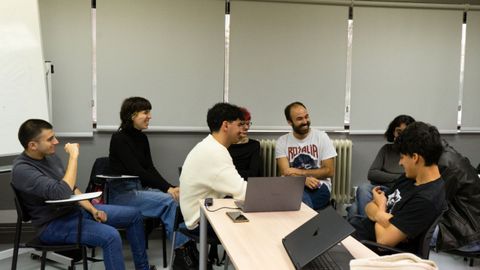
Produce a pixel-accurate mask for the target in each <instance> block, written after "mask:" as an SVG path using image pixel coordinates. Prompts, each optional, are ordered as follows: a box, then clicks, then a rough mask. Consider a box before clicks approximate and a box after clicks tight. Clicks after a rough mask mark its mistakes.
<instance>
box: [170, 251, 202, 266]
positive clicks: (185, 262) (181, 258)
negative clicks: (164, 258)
mask: <svg viewBox="0 0 480 270" xmlns="http://www.w3.org/2000/svg"><path fill="white" fill-rule="evenodd" d="M190 253H191V251H190V249H189V248H188V247H182V248H177V249H175V259H173V267H172V268H173V270H193V269H198V260H197V261H195V258H192V255H191V254H190Z"/></svg>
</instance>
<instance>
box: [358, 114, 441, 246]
mask: <svg viewBox="0 0 480 270" xmlns="http://www.w3.org/2000/svg"><path fill="white" fill-rule="evenodd" d="M396 143H397V145H398V150H399V152H400V162H399V163H400V165H401V166H402V167H403V168H404V170H405V175H403V176H401V177H400V178H399V179H398V180H397V181H396V182H395V184H394V185H393V187H392V188H391V189H390V190H389V192H388V193H384V192H383V191H382V190H381V189H380V188H379V187H375V188H374V189H373V190H372V192H373V200H372V201H371V202H369V203H368V204H367V206H366V208H365V210H366V213H367V218H363V219H360V218H359V219H353V220H350V221H351V223H352V225H353V226H354V227H355V228H356V232H355V233H354V234H353V236H354V237H356V238H357V239H359V240H364V239H365V240H371V241H376V242H377V243H379V244H383V245H386V246H391V247H398V248H401V249H404V250H406V251H409V252H413V253H416V251H417V247H418V241H419V240H420V239H419V236H420V235H421V234H422V233H424V232H425V231H426V230H427V229H428V227H429V226H430V225H431V224H432V222H433V221H434V220H435V219H436V218H437V217H438V216H439V215H440V214H441V213H442V211H443V209H444V208H445V206H446V201H445V188H444V183H443V180H442V178H441V176H440V172H439V169H438V160H439V158H440V155H441V154H442V151H443V147H442V142H441V139H440V135H439V133H438V130H437V128H435V127H434V126H431V125H428V124H425V123H423V122H415V123H412V124H410V125H409V126H408V127H407V128H406V129H405V130H404V131H403V133H402V134H401V135H400V136H399V137H398V139H397V140H396Z"/></svg>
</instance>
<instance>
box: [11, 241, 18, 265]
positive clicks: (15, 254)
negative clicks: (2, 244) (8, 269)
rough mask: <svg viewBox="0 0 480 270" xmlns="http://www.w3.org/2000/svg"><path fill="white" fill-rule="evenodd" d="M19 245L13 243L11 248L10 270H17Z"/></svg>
mask: <svg viewBox="0 0 480 270" xmlns="http://www.w3.org/2000/svg"><path fill="white" fill-rule="evenodd" d="M18 246H19V244H18V243H15V244H14V247H13V255H12V270H17V261H18V249H19V247H18Z"/></svg>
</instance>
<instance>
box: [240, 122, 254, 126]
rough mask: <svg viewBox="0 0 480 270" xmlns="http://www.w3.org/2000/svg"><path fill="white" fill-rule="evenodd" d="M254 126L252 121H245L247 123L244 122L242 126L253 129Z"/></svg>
mask: <svg viewBox="0 0 480 270" xmlns="http://www.w3.org/2000/svg"><path fill="white" fill-rule="evenodd" d="M252 124H253V122H252V121H245V122H242V126H246V127H251V126H252Z"/></svg>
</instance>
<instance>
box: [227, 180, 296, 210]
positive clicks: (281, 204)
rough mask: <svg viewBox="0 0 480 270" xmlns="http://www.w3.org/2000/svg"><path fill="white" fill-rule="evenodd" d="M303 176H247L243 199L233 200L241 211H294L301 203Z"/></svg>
mask: <svg viewBox="0 0 480 270" xmlns="http://www.w3.org/2000/svg"><path fill="white" fill-rule="evenodd" d="M304 186H305V177H299V176H281V177H249V178H248V185H247V193H246V194H245V201H235V204H236V205H237V206H238V207H239V208H240V209H242V211H243V212H271V211H296V210H298V209H300V205H301V203H302V195H303V187H304Z"/></svg>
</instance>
